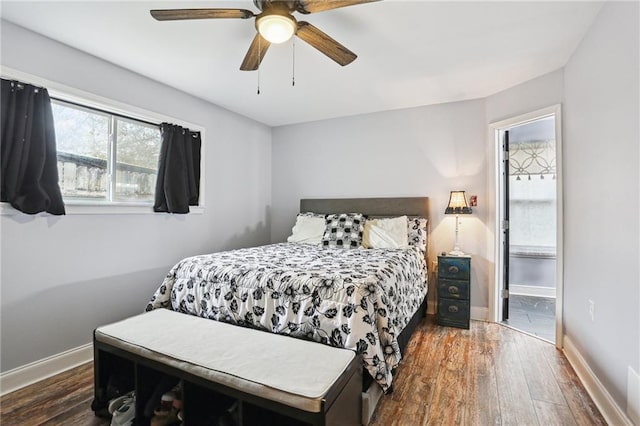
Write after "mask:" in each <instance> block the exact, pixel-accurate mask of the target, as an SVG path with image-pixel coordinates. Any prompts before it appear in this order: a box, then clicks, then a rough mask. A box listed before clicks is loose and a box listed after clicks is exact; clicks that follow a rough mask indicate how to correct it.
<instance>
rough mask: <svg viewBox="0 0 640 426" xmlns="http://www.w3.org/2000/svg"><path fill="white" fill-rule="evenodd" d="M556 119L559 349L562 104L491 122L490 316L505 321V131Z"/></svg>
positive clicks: (558, 336)
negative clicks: (502, 133) (493, 231)
mask: <svg viewBox="0 0 640 426" xmlns="http://www.w3.org/2000/svg"><path fill="white" fill-rule="evenodd" d="M550 116H553V117H554V118H555V137H556V343H555V344H556V347H557V348H559V349H561V348H562V347H563V344H562V343H563V342H562V340H563V336H564V330H563V326H562V306H563V297H562V296H563V287H564V282H563V278H564V256H563V253H564V244H563V236H564V234H563V221H564V219H563V218H564V216H563V193H562V187H563V177H562V172H563V161H562V106H561V105H560V104H556V105H551V106H549V107H546V108H542V109H538V110H536V111H532V112H529V113H526V114H522V115H518V116H515V117H511V118H508V119H506V120H501V121H498V122H494V123H490V124H489V129H490V132H491V134H492V137H493V140H494V143H493V145H494V159H495V168H494V177H495V179H494V181H495V191H496V192H495V194H496V196H495V210H494V211H495V213H496V214H495V225H494V226H495V228H494V229H495V233H494V236H495V241H494V248H495V254H494V255H495V257H494V259H495V264H494V286H493V287H494V288H493V295H492V296H490V297H491V299H490V303H489V310H490V312H489V315H490V318H491V319H492V320H493V321H494V322H501V320H502V298H501V290H502V285H503V278H504V274H503V270H504V269H503V268H504V257H505V256H504V248H503V238H504V237H503V232H502V221H503V216H504V196H503V195H504V194H503V191H504V183H503V180H502V177H501V173H502V170H503V164H504V163H503V151H502V145H501V144H502V140H501V137H500V136H501V132H503V131H505V130H508V129H509V128H511V127H515V126H518V125H522V124H526V123H529V122H532V121H536V120H539V119H541V118H545V117H550Z"/></svg>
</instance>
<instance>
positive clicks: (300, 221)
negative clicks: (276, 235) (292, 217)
mask: <svg viewBox="0 0 640 426" xmlns="http://www.w3.org/2000/svg"><path fill="white" fill-rule="evenodd" d="M325 228H326V222H325V219H324V215H320V214H316V213H299V214H298V216H297V217H296V224H295V225H294V226H293V228H292V229H291V232H292V235H290V236H289V238H287V241H288V242H290V243H308V244H320V241H322V236H323V235H324V230H325Z"/></svg>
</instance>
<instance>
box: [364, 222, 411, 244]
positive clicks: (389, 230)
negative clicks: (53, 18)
mask: <svg viewBox="0 0 640 426" xmlns="http://www.w3.org/2000/svg"><path fill="white" fill-rule="evenodd" d="M362 246H363V247H364V248H407V247H409V224H408V222H407V217H406V216H400V217H394V218H388V219H371V220H367V221H366V222H365V224H364V233H363V236H362Z"/></svg>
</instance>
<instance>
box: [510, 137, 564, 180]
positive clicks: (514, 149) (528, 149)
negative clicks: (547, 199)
mask: <svg viewBox="0 0 640 426" xmlns="http://www.w3.org/2000/svg"><path fill="white" fill-rule="evenodd" d="M545 175H552V179H555V178H556V144H555V141H554V140H547V141H525V142H511V143H510V144H509V176H517V178H516V180H520V176H526V177H527V178H528V179H529V180H531V176H534V177H535V176H540V179H544V176H545Z"/></svg>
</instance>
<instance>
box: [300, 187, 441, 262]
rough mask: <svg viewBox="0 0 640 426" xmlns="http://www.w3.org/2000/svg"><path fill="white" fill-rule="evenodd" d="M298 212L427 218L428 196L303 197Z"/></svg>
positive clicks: (429, 237) (428, 224)
mask: <svg viewBox="0 0 640 426" xmlns="http://www.w3.org/2000/svg"><path fill="white" fill-rule="evenodd" d="M300 212H314V213H320V214H331V213H362V214H365V215H367V216H368V217H390V216H403V215H407V216H420V217H426V218H427V219H429V198H428V197H399V198H303V199H301V200H300ZM430 222H431V221H429V222H427V236H428V237H427V252H426V258H427V262H428V260H429V245H430V242H431V236H430V235H428V233H429V230H430ZM427 265H428V263H427Z"/></svg>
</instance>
